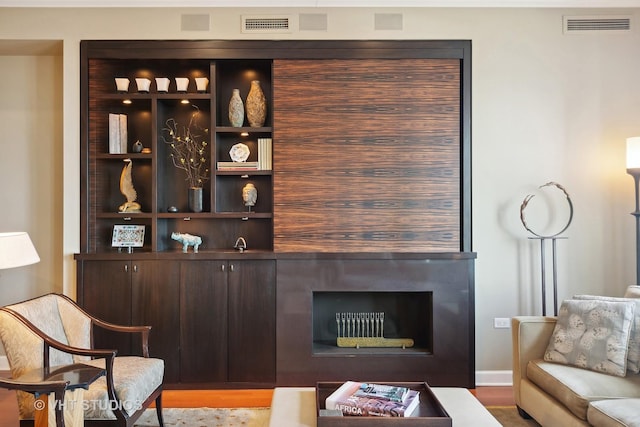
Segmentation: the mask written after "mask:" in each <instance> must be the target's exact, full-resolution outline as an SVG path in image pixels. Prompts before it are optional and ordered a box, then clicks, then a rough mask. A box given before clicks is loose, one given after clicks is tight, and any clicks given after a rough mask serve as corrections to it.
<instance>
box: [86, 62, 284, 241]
mask: <svg viewBox="0 0 640 427" xmlns="http://www.w3.org/2000/svg"><path fill="white" fill-rule="evenodd" d="M87 64H88V70H87V73H88V79H87V83H86V90H87V100H88V104H87V107H88V108H87V110H88V113H87V114H88V120H87V121H86V122H84V121H83V126H85V127H86V129H83V134H85V135H87V148H88V150H87V152H86V153H85V154H84V155H83V156H85V157H84V158H83V160H85V161H86V166H85V167H86V171H87V178H88V182H86V183H84V182H83V184H85V185H87V186H88V191H83V195H86V198H87V200H86V201H85V202H84V203H83V207H84V208H85V209H86V213H85V214H83V219H85V218H86V222H85V223H84V224H83V229H84V231H85V232H84V233H83V236H85V238H83V241H82V248H81V250H82V252H86V253H109V252H113V251H115V249H112V248H111V231H112V229H113V226H114V225H116V224H121V223H126V224H136V225H144V226H145V227H146V233H145V243H144V248H142V251H143V252H152V253H153V252H166V251H179V250H181V245H179V244H177V243H176V242H174V241H172V240H171V238H170V235H171V233H172V232H174V231H176V232H183V233H190V234H196V235H199V236H201V237H202V239H203V242H204V243H203V245H202V246H201V248H200V250H203V251H207V250H210V251H211V250H213V251H216V250H228V249H231V248H232V247H233V244H234V242H235V241H236V239H237V237H239V236H243V237H244V238H245V239H246V240H247V241H249V242H250V244H251V247H252V249H259V250H267V251H269V250H272V249H273V179H272V171H271V170H255V171H254V170H250V171H227V170H224V171H218V170H216V164H217V162H218V161H229V160H230V157H229V150H230V149H231V147H232V146H233V145H234V144H237V143H239V142H242V143H244V144H246V145H247V146H248V147H249V148H250V151H251V154H250V157H249V159H248V161H257V156H258V153H257V152H258V143H257V140H258V138H271V137H272V128H271V126H270V123H271V116H270V114H268V116H267V121H266V123H265V126H264V127H260V128H252V127H249V126H248V124H246V123H245V126H243V127H231V126H230V123H229V119H228V103H229V99H230V98H231V93H232V90H233V89H234V88H238V89H240V93H241V96H242V97H243V100H244V99H246V96H247V94H248V91H249V87H250V84H251V80H260V81H261V86H262V89H263V91H264V93H265V96H266V97H267V99H270V90H271V83H270V79H271V61H268V60H256V61H252V60H246V59H242V60H228V59H225V60H220V61H216V60H198V59H191V60H188V61H187V60H185V59H180V58H175V59H171V58H169V59H164V58H163V59H151V60H140V59H122V58H117V57H116V58H87ZM116 77H126V78H128V79H129V80H130V85H129V90H128V91H127V92H126V93H119V92H117V90H116V85H115V80H114V79H115V78H116ZM139 77H146V78H148V79H150V80H151V81H152V83H151V87H150V90H149V92H148V93H139V92H138V91H137V87H136V81H135V79H136V78H139ZM156 77H167V78H169V79H170V85H169V91H168V92H166V93H165V92H158V90H157V86H156V83H155V78H156ZM176 77H188V78H189V79H190V83H189V87H188V89H187V92H184V93H182V92H177V91H176V84H175V80H174V79H175V78H176ZM196 77H206V78H208V79H209V87H208V90H207V92H206V93H202V92H197V91H196V86H195V78H196ZM270 108H271V107H270V105H269V106H268V108H267V111H268V112H269V111H270ZM109 113H116V114H124V115H126V116H127V134H128V144H127V153H126V154H109V123H108V116H109ZM194 114H196V115H197V118H196V119H195V123H196V125H197V126H198V128H199V129H201V130H202V132H201V135H202V140H203V141H205V142H206V148H205V151H204V153H203V155H204V156H205V158H206V165H207V167H208V173H207V179H206V182H205V183H204V185H203V194H204V196H203V211H202V212H198V213H195V212H190V211H189V208H188V203H187V188H188V186H189V185H188V183H187V182H186V181H185V178H186V174H185V173H184V171H182V170H180V169H179V168H177V167H176V166H175V165H174V164H173V163H172V159H171V156H170V155H171V149H170V146H169V144H168V143H167V141H170V140H171V138H170V135H169V132H168V120H174V121H175V123H176V124H177V125H178V126H179V130H182V129H184V127H186V126H188V124H189V122H190V120H191V118H192V115H194ZM245 122H246V119H245ZM135 141H140V142H141V143H142V144H143V146H144V147H145V148H146V149H149V150H150V153H146V154H145V153H133V152H132V145H133V143H134V142H135ZM125 159H131V160H132V163H133V172H132V177H133V185H134V187H135V189H136V191H137V195H138V199H137V201H138V203H140V204H141V205H142V213H120V212H119V211H118V207H119V206H120V205H121V204H122V203H123V202H124V201H125V198H124V196H123V195H122V194H120V174H121V172H122V168H123V166H124V164H125V163H124V160H125ZM248 182H251V183H253V184H254V185H255V187H256V188H257V190H258V201H257V203H256V205H255V206H254V207H252V209H251V211H249V210H248V208H247V207H245V206H244V204H243V200H242V188H243V187H244V185H246V184H247V183H248ZM169 208H176V209H177V212H176V211H175V209H169Z"/></svg>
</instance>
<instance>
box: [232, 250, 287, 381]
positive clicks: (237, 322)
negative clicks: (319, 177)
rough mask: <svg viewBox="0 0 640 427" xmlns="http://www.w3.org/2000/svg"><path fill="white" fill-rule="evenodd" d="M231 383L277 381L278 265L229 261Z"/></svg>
mask: <svg viewBox="0 0 640 427" xmlns="http://www.w3.org/2000/svg"><path fill="white" fill-rule="evenodd" d="M228 283H229V381H231V382H233V381H249V382H275V354H276V350H275V344H276V339H275V306H276V301H275V262H274V261H270V260H247V261H236V260H234V261H230V262H229V274H228Z"/></svg>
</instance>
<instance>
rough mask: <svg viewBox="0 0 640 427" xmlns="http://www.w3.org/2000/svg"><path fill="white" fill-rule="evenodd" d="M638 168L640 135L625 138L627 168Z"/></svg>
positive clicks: (639, 161) (639, 163)
mask: <svg viewBox="0 0 640 427" xmlns="http://www.w3.org/2000/svg"><path fill="white" fill-rule="evenodd" d="M639 168H640V136H634V137H632V138H627V169H639Z"/></svg>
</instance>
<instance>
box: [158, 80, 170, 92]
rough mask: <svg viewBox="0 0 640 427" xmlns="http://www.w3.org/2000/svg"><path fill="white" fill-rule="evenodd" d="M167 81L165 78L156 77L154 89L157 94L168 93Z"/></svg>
mask: <svg viewBox="0 0 640 427" xmlns="http://www.w3.org/2000/svg"><path fill="white" fill-rule="evenodd" d="M170 81H171V80H169V79H168V78H166V77H156V89H157V90H158V92H169V82H170Z"/></svg>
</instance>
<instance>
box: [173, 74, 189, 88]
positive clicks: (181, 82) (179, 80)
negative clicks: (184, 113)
mask: <svg viewBox="0 0 640 427" xmlns="http://www.w3.org/2000/svg"><path fill="white" fill-rule="evenodd" d="M176 88H177V90H178V92H186V91H187V89H188V88H189V79H188V78H187V77H176Z"/></svg>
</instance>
